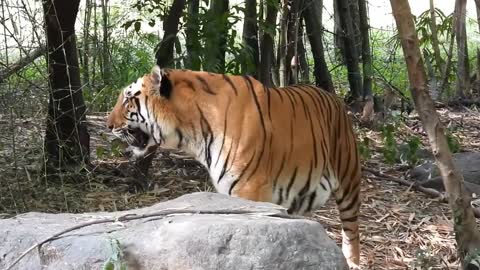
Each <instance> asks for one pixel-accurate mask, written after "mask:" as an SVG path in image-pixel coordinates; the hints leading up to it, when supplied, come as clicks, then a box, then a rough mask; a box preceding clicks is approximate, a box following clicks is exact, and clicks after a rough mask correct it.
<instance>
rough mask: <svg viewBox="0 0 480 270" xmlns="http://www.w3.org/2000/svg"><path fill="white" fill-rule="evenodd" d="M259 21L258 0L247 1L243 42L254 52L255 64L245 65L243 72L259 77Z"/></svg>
mask: <svg viewBox="0 0 480 270" xmlns="http://www.w3.org/2000/svg"><path fill="white" fill-rule="evenodd" d="M257 25H258V22H257V1H256V0H246V1H245V18H244V20H243V37H242V38H243V44H244V46H245V47H247V48H249V49H250V51H251V53H252V60H253V66H252V67H249V68H248V69H247V67H246V66H244V67H243V71H242V73H243V74H250V73H252V75H253V76H254V77H255V78H257V77H258V76H257V72H258V65H259V56H258V26H257Z"/></svg>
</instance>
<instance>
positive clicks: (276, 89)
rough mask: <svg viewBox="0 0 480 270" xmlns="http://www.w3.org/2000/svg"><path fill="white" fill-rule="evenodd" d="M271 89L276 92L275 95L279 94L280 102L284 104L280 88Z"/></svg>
mask: <svg viewBox="0 0 480 270" xmlns="http://www.w3.org/2000/svg"><path fill="white" fill-rule="evenodd" d="M270 89H272V90H273V91H275V93H277V94H278V96H279V97H280V101H281V102H282V103H283V96H282V93H281V91H280V90H278V88H276V87H272V88H270Z"/></svg>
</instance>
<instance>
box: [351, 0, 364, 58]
mask: <svg viewBox="0 0 480 270" xmlns="http://www.w3.org/2000/svg"><path fill="white" fill-rule="evenodd" d="M347 4H348V9H349V10H350V15H351V16H352V26H353V40H354V43H353V44H354V45H355V47H356V49H355V51H356V52H357V55H356V56H355V57H356V58H357V60H358V61H360V55H361V52H362V31H361V29H360V28H361V25H362V24H361V21H360V8H359V6H358V0H347ZM366 9H367V6H366V4H365V10H366Z"/></svg>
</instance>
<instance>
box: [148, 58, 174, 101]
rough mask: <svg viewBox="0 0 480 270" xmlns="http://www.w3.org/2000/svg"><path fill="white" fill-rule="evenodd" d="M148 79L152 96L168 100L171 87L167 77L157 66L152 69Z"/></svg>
mask: <svg viewBox="0 0 480 270" xmlns="http://www.w3.org/2000/svg"><path fill="white" fill-rule="evenodd" d="M150 78H151V80H152V87H153V91H154V95H159V96H162V97H165V98H169V97H170V94H171V91H172V85H171V83H170V80H169V79H168V77H167V76H166V75H165V73H164V72H163V70H162V69H161V68H160V67H159V66H158V65H155V66H154V67H153V68H152V71H151V73H150Z"/></svg>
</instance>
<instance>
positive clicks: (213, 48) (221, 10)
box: [204, 0, 229, 73]
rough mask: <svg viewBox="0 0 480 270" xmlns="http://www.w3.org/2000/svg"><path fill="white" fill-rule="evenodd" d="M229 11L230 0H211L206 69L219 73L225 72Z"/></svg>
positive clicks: (206, 40)
mask: <svg viewBox="0 0 480 270" xmlns="http://www.w3.org/2000/svg"><path fill="white" fill-rule="evenodd" d="M228 13H229V6H228V0H211V1H210V10H209V16H208V17H209V20H210V24H209V25H208V26H207V33H208V37H207V38H206V39H205V48H208V50H206V51H205V57H204V58H205V62H204V70H207V71H213V72H218V73H224V72H225V54H226V51H227V35H228V16H227V14H228ZM204 28H205V27H204Z"/></svg>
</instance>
